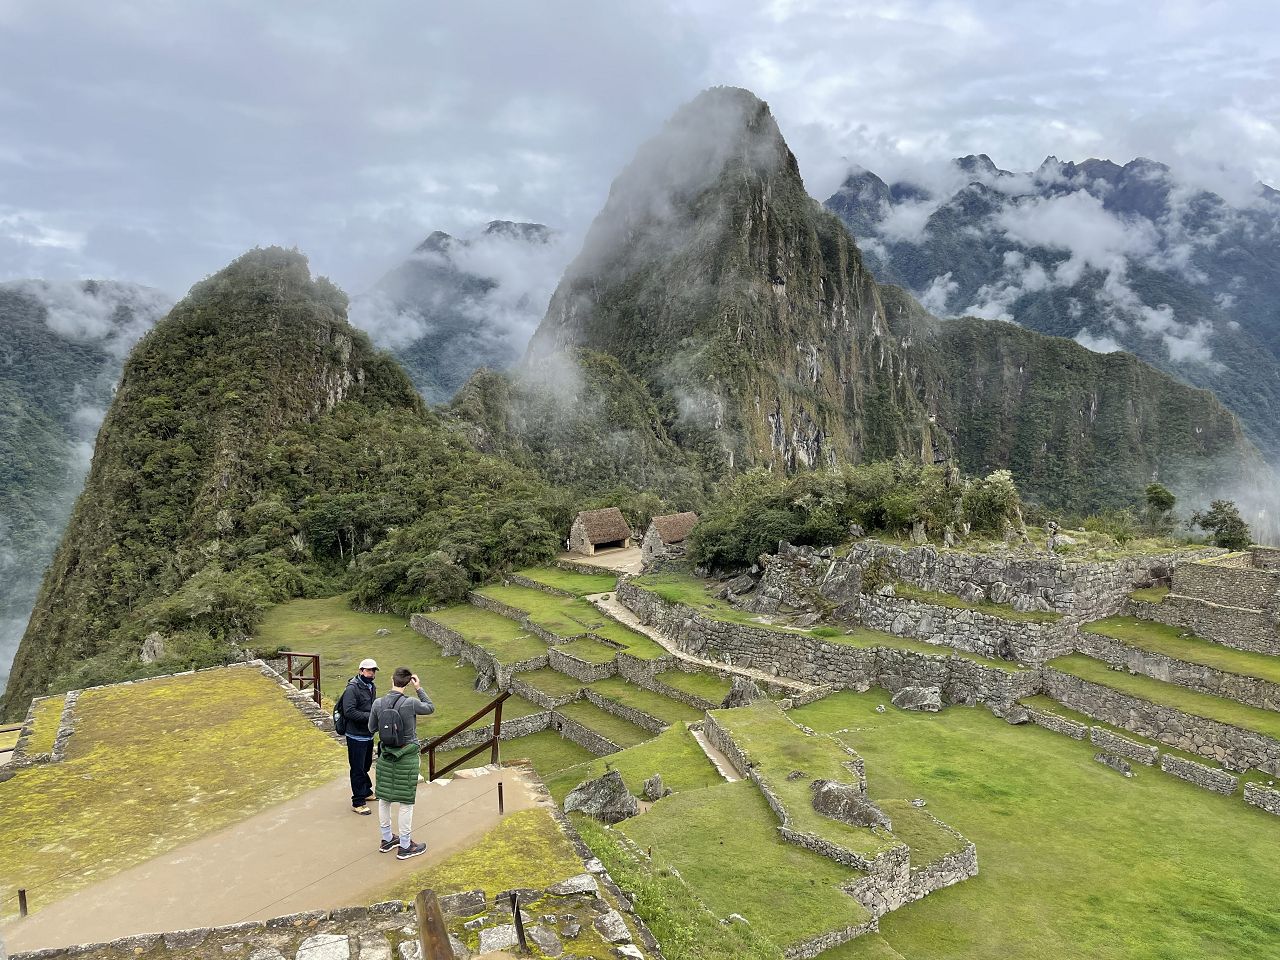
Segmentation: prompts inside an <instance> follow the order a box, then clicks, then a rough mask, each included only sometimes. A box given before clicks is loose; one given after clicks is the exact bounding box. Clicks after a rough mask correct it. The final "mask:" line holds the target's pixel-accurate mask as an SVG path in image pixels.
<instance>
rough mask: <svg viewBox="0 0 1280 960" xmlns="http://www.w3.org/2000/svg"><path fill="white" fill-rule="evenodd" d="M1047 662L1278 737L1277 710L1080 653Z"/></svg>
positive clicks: (1154, 700) (1279, 717)
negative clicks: (1114, 666)
mask: <svg viewBox="0 0 1280 960" xmlns="http://www.w3.org/2000/svg"><path fill="white" fill-rule="evenodd" d="M1049 666H1051V667H1053V668H1054V669H1055V670H1061V671H1062V672H1063V673H1069V674H1071V675H1072V676H1076V677H1080V678H1081V679H1082V680H1089V681H1091V682H1093V683H1099V684H1103V685H1104V686H1108V687H1111V688H1112V689H1113V690H1119V691H1120V692H1121V693H1127V694H1129V695H1131V696H1135V697H1139V698H1141V699H1143V700H1150V701H1151V702H1152V703H1158V704H1162V705H1164V706H1166V707H1173V708H1174V709H1176V710H1181V711H1183V712H1184V713H1189V714H1192V715H1193V716H1197V717H1204V718H1205V719H1208V720H1217V721H1218V722H1219V723H1228V724H1231V725H1232V726H1235V727H1240V728H1241V729H1244V730H1253V731H1255V732H1257V733H1261V734H1263V735H1265V736H1268V737H1274V738H1276V739H1280V713H1275V712H1274V711H1271V710H1262V709H1260V708H1258V707H1250V706H1246V705H1245V704H1243V703H1237V702H1236V701H1235V700H1226V699H1224V698H1222V697H1211V696H1209V695H1208V694H1205V693H1197V692H1196V691H1194V690H1188V689H1187V688H1186V687H1180V686H1178V685H1177V684H1174V683H1165V682H1164V681H1162V680H1154V679H1152V678H1151V677H1144V676H1141V675H1138V674H1131V673H1126V672H1124V671H1123V670H1112V669H1111V668H1110V667H1109V666H1107V665H1106V664H1105V663H1102V662H1101V661H1100V660H1094V659H1092V658H1090V657H1086V656H1085V655H1084V654H1079V653H1076V654H1072V655H1071V656H1069V657H1059V658H1058V659H1057V660H1050V661H1049Z"/></svg>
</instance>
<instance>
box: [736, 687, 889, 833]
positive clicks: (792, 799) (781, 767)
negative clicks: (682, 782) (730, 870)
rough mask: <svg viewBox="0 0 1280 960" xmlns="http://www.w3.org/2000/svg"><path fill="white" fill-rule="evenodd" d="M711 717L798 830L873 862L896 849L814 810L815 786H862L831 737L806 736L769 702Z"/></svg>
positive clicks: (861, 829)
mask: <svg viewBox="0 0 1280 960" xmlns="http://www.w3.org/2000/svg"><path fill="white" fill-rule="evenodd" d="M711 716H712V717H713V718H714V719H715V721H716V722H717V723H718V724H720V726H721V727H723V728H724V730H725V731H726V732H727V733H728V734H729V735H730V736H731V737H732V738H733V741H734V743H736V744H737V745H738V747H739V749H741V750H742V751H743V752H744V753H745V754H746V755H747V762H748V763H750V764H751V765H752V766H753V767H755V770H756V773H757V774H758V775H759V776H760V777H761V778H762V779H763V780H764V781H765V783H767V784H768V785H769V788H770V789H771V790H772V791H773V793H774V795H775V796H776V797H777V798H778V799H779V800H780V801H781V802H782V805H783V807H784V809H785V810H786V813H787V817H788V819H789V820H790V821H791V826H792V827H793V828H794V829H796V830H799V831H801V832H804V833H811V834H813V835H815V836H818V837H821V838H823V839H825V840H829V841H830V842H832V843H834V844H837V845H839V846H841V847H844V848H845V849H847V850H852V851H854V852H856V853H860V854H862V855H864V856H866V857H868V858H870V857H875V856H877V855H878V854H880V853H883V852H884V851H886V850H889V849H891V848H892V847H894V846H895V845H896V843H897V841H896V840H895V839H894V838H893V837H892V836H891V835H889V834H888V833H887V832H886V831H884V830H881V829H879V828H870V827H855V826H852V825H850V824H847V823H843V822H841V821H839V820H833V819H831V818H830V817H824V816H823V815H822V814H820V813H818V812H817V811H816V810H814V809H813V793H812V791H811V789H810V783H811V782H812V781H814V780H838V781H840V782H843V783H854V782H855V781H856V774H854V772H853V771H852V770H850V769H849V768H848V767H847V766H845V762H846V761H852V760H854V759H855V758H854V757H851V756H849V755H848V753H846V752H845V750H844V749H843V746H842V745H841V744H839V743H837V742H836V741H834V740H833V739H832V738H831V737H827V736H821V735H819V736H811V735H810V734H807V733H805V732H804V731H803V730H801V729H800V728H799V727H797V726H796V725H795V724H794V723H792V722H791V720H789V719H788V718H787V715H786V714H784V713H783V712H782V711H781V710H780V709H779V708H778V707H777V705H776V704H773V703H769V702H767V701H761V702H758V703H755V704H752V705H751V706H749V707H742V708H738V709H735V710H716V711H712V713H711ZM796 770H800V771H802V772H803V774H804V776H802V777H799V778H797V779H795V780H789V779H787V776H788V774H790V773H792V772H793V771H796Z"/></svg>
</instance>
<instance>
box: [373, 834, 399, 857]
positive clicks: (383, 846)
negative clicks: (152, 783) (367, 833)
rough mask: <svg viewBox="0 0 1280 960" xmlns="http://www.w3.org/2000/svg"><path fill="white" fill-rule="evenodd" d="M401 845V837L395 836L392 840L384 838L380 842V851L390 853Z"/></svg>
mask: <svg viewBox="0 0 1280 960" xmlns="http://www.w3.org/2000/svg"><path fill="white" fill-rule="evenodd" d="M398 846H400V838H399V837H395V836H393V837H392V838H391V839H390V840H383V841H382V842H381V843H380V844H378V852H379V853H390V852H391V851H392V850H394V849H395V848H396V847H398Z"/></svg>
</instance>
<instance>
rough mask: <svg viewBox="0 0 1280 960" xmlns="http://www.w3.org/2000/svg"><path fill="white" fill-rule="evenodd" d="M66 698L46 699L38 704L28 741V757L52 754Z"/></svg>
mask: <svg viewBox="0 0 1280 960" xmlns="http://www.w3.org/2000/svg"><path fill="white" fill-rule="evenodd" d="M65 703H66V698H65V697H61V696H57V697H45V698H44V699H43V700H40V701H37V702H36V705H35V707H36V709H35V716H34V718H33V719H34V726H33V727H32V730H31V736H30V738H28V740H27V747H26V751H27V756H29V757H34V756H35V755H37V754H40V753H51V752H52V751H53V743H54V741H55V740H56V739H57V737H58V723H59V721H60V720H61V719H62V708H63V706H64V704H65Z"/></svg>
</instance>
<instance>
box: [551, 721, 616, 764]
mask: <svg viewBox="0 0 1280 960" xmlns="http://www.w3.org/2000/svg"><path fill="white" fill-rule="evenodd" d="M551 728H552V729H553V730H555V731H556V732H557V733H559V734H560V736H562V737H564V738H565V739H566V740H572V741H573V742H574V743H576V744H577V745H578V746H580V747H582V748H583V749H584V750H588V751H590V752H591V753H594V754H595V755H596V756H597V757H604V756H608V755H609V754H611V753H617V752H618V751H619V750H621V749H622V747H620V746H619V745H618V744H616V743H614V742H613V741H612V740H610V739H609V738H608V737H603V736H601V735H600V734H598V733H596V732H595V731H594V730H591V729H590V728H588V727H584V726H583V725H582V724H580V723H579V722H578V721H577V720H574V719H573V718H572V717H566V716H565V715H564V714H562V713H557V712H556V711H554V710H553V711H552V713H551Z"/></svg>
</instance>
